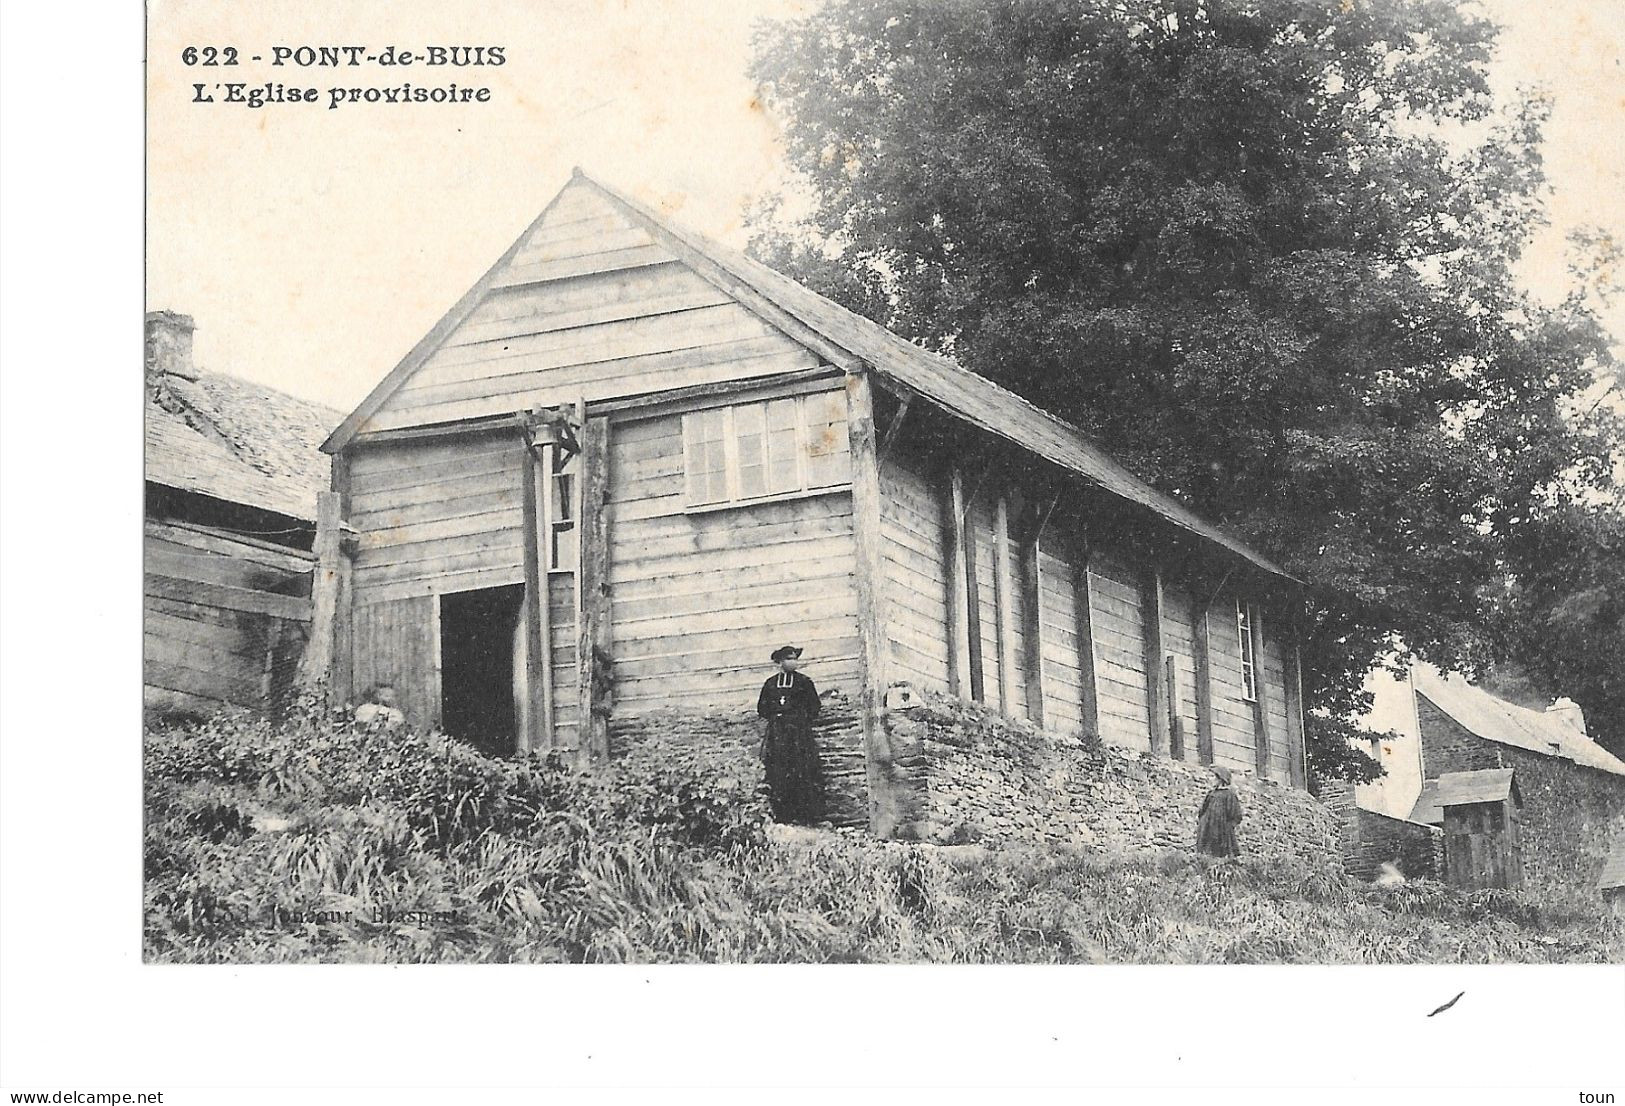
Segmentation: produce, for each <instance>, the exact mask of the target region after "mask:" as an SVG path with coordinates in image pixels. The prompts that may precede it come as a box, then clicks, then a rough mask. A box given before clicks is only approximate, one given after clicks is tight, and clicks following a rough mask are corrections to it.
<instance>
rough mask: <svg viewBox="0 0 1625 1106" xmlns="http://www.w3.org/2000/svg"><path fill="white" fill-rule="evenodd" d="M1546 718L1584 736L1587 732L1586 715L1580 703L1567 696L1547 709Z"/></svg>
mask: <svg viewBox="0 0 1625 1106" xmlns="http://www.w3.org/2000/svg"><path fill="white" fill-rule="evenodd" d="M1546 717H1548V718H1550V719H1552V720H1553V721H1556V722H1561V723H1563V724H1564V725H1565V726H1568V727H1569V728H1570V729H1572V730H1574V731H1575V732H1577V733H1581V734H1584V733H1585V732H1586V716H1585V713H1584V712H1583V711H1581V710H1580V704H1579V703H1576V702H1575V701H1574V700H1573V699H1570V698H1569V697H1568V696H1566V695H1565V696H1564V697H1563V698H1561V699H1559V700H1558V701H1557V702H1555V703H1553V704H1552V705H1551V706H1549V707H1547V708H1546Z"/></svg>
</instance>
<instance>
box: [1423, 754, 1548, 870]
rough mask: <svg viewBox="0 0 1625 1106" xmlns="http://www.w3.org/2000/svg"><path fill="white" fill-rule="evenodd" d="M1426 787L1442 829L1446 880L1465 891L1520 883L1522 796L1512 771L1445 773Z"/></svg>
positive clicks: (1430, 802) (1488, 770) (1427, 795)
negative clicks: (1434, 782) (1429, 791)
mask: <svg viewBox="0 0 1625 1106" xmlns="http://www.w3.org/2000/svg"><path fill="white" fill-rule="evenodd" d="M1430 789H1431V790H1432V792H1433V793H1432V794H1431V795H1429V794H1427V793H1426V791H1424V794H1423V799H1424V801H1428V802H1429V804H1430V805H1431V806H1432V807H1433V808H1435V809H1436V810H1437V811H1438V814H1437V818H1438V822H1437V823H1436V824H1442V825H1443V827H1444V864H1445V879H1446V881H1447V882H1449V883H1450V884H1451V885H1453V886H1456V887H1461V888H1464V889H1466V890H1471V891H1477V890H1482V889H1483V888H1487V887H1517V886H1519V885H1520V884H1521V883H1523V835H1522V821H1523V817H1522V808H1523V797H1522V796H1521V795H1520V794H1519V792H1518V781H1517V780H1516V778H1515V777H1514V773H1513V770H1512V769H1510V768H1486V769H1481V770H1479V771H1476V772H1446V773H1445V774H1444V775H1442V776H1440V777H1439V779H1438V782H1437V783H1436V784H1434V785H1430ZM1430 813H1431V812H1430ZM1430 820H1431V819H1430Z"/></svg>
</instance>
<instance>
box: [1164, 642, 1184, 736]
mask: <svg viewBox="0 0 1625 1106" xmlns="http://www.w3.org/2000/svg"><path fill="white" fill-rule="evenodd" d="M1162 673H1163V674H1162V679H1163V686H1164V687H1165V688H1166V689H1167V699H1168V755H1169V756H1171V757H1173V758H1174V759H1175V760H1184V759H1185V717H1184V715H1183V714H1181V713H1180V710H1179V707H1180V703H1181V700H1182V696H1181V695H1180V689H1179V663H1178V661H1176V660H1175V659H1174V655H1173V654H1172V653H1169V654H1168V655H1167V656H1166V657H1164V658H1163V659H1162Z"/></svg>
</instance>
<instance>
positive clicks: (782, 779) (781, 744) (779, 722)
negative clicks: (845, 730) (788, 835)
mask: <svg viewBox="0 0 1625 1106" xmlns="http://www.w3.org/2000/svg"><path fill="white" fill-rule="evenodd" d="M800 657H801V650H800V649H799V648H797V647H796V646H793V645H786V646H784V647H782V648H780V649H775V650H774V651H773V658H772V659H773V662H774V663H775V664H777V665H778V666H779V670H778V671H777V672H775V673H774V674H773V675H772V676H770V677H768V681H767V683H765V684H763V685H762V693H761V695H759V696H757V699H756V713H757V714H759V715H761V716H762V717H763V718H765V719H767V733H766V735H765V736H764V737H763V738H762V766H763V768H764V769H765V772H766V775H767V790H768V803H769V805H770V807H771V808H772V811H773V818H774V820H775V821H779V822H799V823H801V824H803V825H813V824H814V823H817V822H819V821H821V820H822V819H823V817H824V774H823V768H822V765H821V764H820V763H819V760H818V743H817V742H816V741H815V740H814V739H813V732H812V720H813V719H814V718H815V717H817V715H818V709H819V702H818V689H817V688H816V687H814V686H813V682H812V680H810V679H808V678H807V676H806V675H804V674H803V673H801V672H797V671H796V666H797V664H798V663H799V660H800Z"/></svg>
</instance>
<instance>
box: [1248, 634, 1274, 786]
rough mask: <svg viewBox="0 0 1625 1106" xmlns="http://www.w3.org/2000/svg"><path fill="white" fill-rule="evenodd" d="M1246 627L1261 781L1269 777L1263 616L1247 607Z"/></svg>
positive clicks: (1255, 758) (1255, 755)
mask: <svg viewBox="0 0 1625 1106" xmlns="http://www.w3.org/2000/svg"><path fill="white" fill-rule="evenodd" d="M1247 614H1248V617H1247V623H1248V625H1249V626H1251V627H1252V637H1253V693H1254V694H1253V764H1254V766H1255V767H1256V768H1257V769H1258V776H1259V778H1260V779H1267V778H1269V774H1270V712H1269V681H1268V680H1266V679H1265V678H1264V614H1263V612H1262V611H1261V610H1259V608H1258V606H1257V604H1249V605H1248V611H1247Z"/></svg>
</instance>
